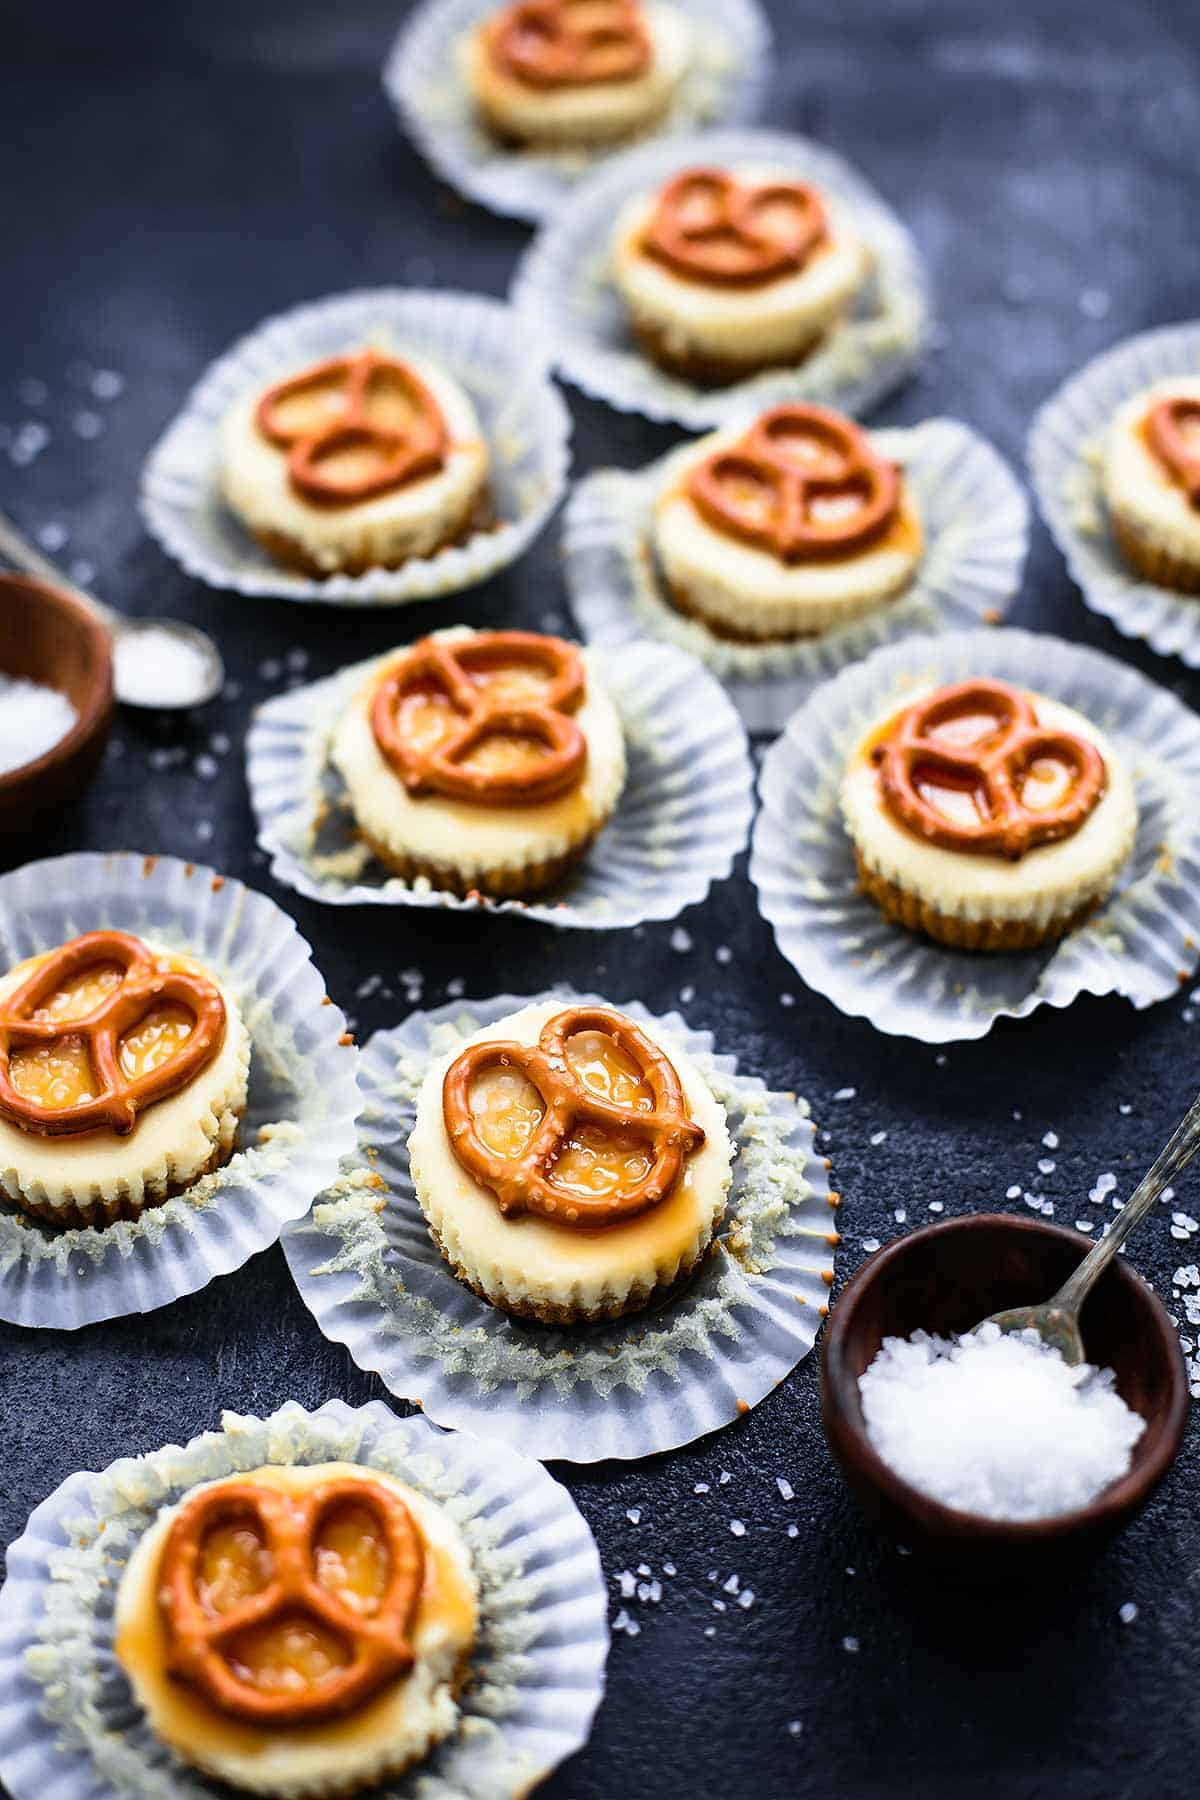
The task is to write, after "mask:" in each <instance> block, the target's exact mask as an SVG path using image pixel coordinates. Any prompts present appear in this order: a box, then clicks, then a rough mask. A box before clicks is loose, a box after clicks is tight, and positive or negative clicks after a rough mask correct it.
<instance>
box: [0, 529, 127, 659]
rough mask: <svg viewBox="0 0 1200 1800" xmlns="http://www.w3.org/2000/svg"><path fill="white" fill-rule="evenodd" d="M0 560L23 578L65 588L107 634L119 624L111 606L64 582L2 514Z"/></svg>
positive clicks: (66, 581)
mask: <svg viewBox="0 0 1200 1800" xmlns="http://www.w3.org/2000/svg"><path fill="white" fill-rule="evenodd" d="M0 557H3V558H4V559H5V561H6V562H10V563H11V564H12V565H13V567H14V569H20V570H21V571H22V573H23V574H26V575H36V576H37V577H38V579H39V580H41V581H48V582H49V583H50V584H51V586H52V587H60V588H66V589H67V591H68V592H69V593H72V594H74V595H75V596H76V597H77V598H78V599H80V600H82V601H83V603H84V605H85V606H90V607H91V609H92V611H93V612H94V613H95V614H96V615H97V617H98V618H99V619H100V621H101V623H102V624H105V625H107V626H108V628H109V630H110V631H111V630H112V629H113V627H114V626H116V625H117V624H119V623H120V620H119V615H118V614H117V613H115V612H114V611H113V609H112V607H111V606H105V604H104V602H103V601H102V600H97V598H96V596H95V594H89V593H88V591H87V589H86V588H82V587H80V585H79V583H78V582H77V581H70V580H68V578H67V577H66V576H65V575H64V574H63V572H62V570H61V569H58V568H56V567H55V565H54V564H53V563H52V562H51V561H50V558H49V557H48V556H43V555H42V553H41V551H40V550H38V549H36V548H35V546H34V545H33V544H31V543H30V542H29V539H28V538H26V537H22V535H21V533H20V532H19V531H18V530H17V528H16V526H15V525H14V524H13V522H12V520H11V519H9V518H7V517H6V516H5V515H4V513H0Z"/></svg>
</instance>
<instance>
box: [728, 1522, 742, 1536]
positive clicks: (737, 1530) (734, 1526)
mask: <svg viewBox="0 0 1200 1800" xmlns="http://www.w3.org/2000/svg"><path fill="white" fill-rule="evenodd" d="M729 1529H730V1531H732V1533H733V1535H734V1537H745V1535H746V1527H745V1526H744V1525H743V1524H742V1521H741V1520H740V1519H730V1521H729Z"/></svg>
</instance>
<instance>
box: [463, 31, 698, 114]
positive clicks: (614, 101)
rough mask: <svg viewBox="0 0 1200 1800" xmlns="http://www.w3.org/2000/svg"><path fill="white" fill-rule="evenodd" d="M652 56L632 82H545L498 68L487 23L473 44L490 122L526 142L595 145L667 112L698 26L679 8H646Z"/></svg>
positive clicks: (472, 63)
mask: <svg viewBox="0 0 1200 1800" xmlns="http://www.w3.org/2000/svg"><path fill="white" fill-rule="evenodd" d="M643 16H644V18H645V23H646V31H647V35H648V36H649V38H650V44H651V57H650V61H649V63H648V65H647V67H646V68H645V69H644V70H643V71H642V73H641V74H640V75H638V76H636V77H634V78H633V79H632V80H630V81H598V82H592V83H590V84H587V85H584V86H580V87H563V88H538V87H534V86H532V85H530V84H528V83H526V82H523V81H518V80H517V79H516V78H515V77H514V76H512V75H509V74H507V73H506V72H505V71H504V70H502V69H499V68H497V66H496V64H495V63H494V62H493V60H492V58H491V57H490V55H489V54H488V49H487V43H486V21H485V23H484V25H482V26H480V27H479V28H478V29H477V30H476V31H474V32H473V33H472V34H471V37H470V39H469V40H468V46H467V82H468V85H469V87H470V89H471V92H472V93H473V95H474V96H475V99H476V101H477V102H478V103H479V105H480V106H481V107H482V109H483V111H484V113H485V114H486V115H487V117H488V119H489V120H490V122H491V123H492V124H493V125H494V126H495V127H496V128H497V129H498V130H500V131H502V132H504V133H506V134H507V135H508V136H510V137H514V138H519V139H521V140H522V141H524V142H526V143H531V144H536V143H539V142H541V143H547V144H587V143H590V142H606V141H608V140H610V139H613V138H622V137H627V136H632V135H633V134H634V133H635V132H637V131H638V130H640V129H641V128H642V127H644V126H646V125H649V124H651V123H653V121H654V120H656V119H657V118H659V116H660V115H661V114H662V113H664V112H665V111H666V110H667V108H668V106H669V105H670V103H671V100H672V99H673V97H674V94H675V90H676V89H677V87H678V86H679V83H680V81H681V80H682V79H683V76H684V74H685V73H686V71H687V67H688V64H689V62H690V60H691V55H692V29H691V26H690V25H689V23H688V21H687V19H686V18H685V17H684V16H683V14H682V13H681V12H679V10H678V9H677V8H676V7H674V6H662V5H657V4H650V5H647V6H645V7H644V8H643Z"/></svg>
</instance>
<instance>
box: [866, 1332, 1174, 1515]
mask: <svg viewBox="0 0 1200 1800" xmlns="http://www.w3.org/2000/svg"><path fill="white" fill-rule="evenodd" d="M859 1391H860V1393H861V1395H862V1404H863V1415H864V1419H865V1422H866V1427H867V1434H868V1436H869V1437H870V1440H871V1442H872V1444H873V1445H874V1447H875V1449H876V1450H877V1451H878V1452H879V1454H880V1456H882V1457H883V1459H884V1461H885V1462H887V1463H888V1464H889V1465H890V1466H891V1467H892V1468H893V1469H894V1470H895V1471H896V1473H897V1474H898V1475H900V1476H901V1477H902V1478H903V1479H904V1480H905V1481H909V1482H911V1483H912V1485H913V1486H914V1487H916V1488H918V1489H919V1490H920V1491H921V1492H922V1493H924V1494H928V1495H929V1496H930V1497H931V1498H933V1499H935V1500H940V1501H941V1502H942V1503H943V1504H944V1505H947V1506H953V1507H956V1508H958V1509H959V1510H960V1511H962V1512H969V1513H974V1514H976V1515H978V1516H980V1517H983V1518H990V1519H1044V1518H1049V1517H1052V1516H1053V1515H1054V1514H1056V1513H1062V1512H1069V1511H1071V1510H1072V1509H1073V1508H1075V1507H1078V1506H1084V1505H1086V1504H1087V1502H1088V1501H1089V1500H1091V1499H1093V1498H1094V1497H1095V1495H1096V1494H1098V1493H1099V1492H1100V1490H1101V1489H1102V1488H1104V1487H1107V1486H1108V1484H1109V1483H1110V1482H1112V1481H1115V1480H1117V1479H1118V1477H1119V1476H1121V1475H1123V1474H1124V1473H1125V1471H1126V1470H1127V1469H1128V1467H1129V1464H1130V1452H1131V1450H1132V1448H1133V1445H1134V1444H1135V1443H1136V1442H1137V1440H1138V1438H1139V1437H1140V1436H1141V1434H1142V1432H1143V1431H1144V1429H1145V1422H1144V1421H1143V1420H1142V1419H1141V1418H1140V1417H1139V1416H1138V1415H1137V1413H1135V1412H1132V1411H1131V1410H1130V1409H1129V1407H1127V1406H1126V1405H1125V1402H1124V1401H1123V1400H1122V1399H1121V1397H1120V1395H1119V1394H1118V1393H1117V1392H1116V1389H1115V1386H1114V1383H1113V1375H1112V1372H1111V1370H1104V1371H1098V1370H1096V1369H1094V1368H1092V1367H1090V1366H1089V1365H1087V1364H1084V1365H1083V1366H1082V1367H1079V1368H1072V1367H1071V1366H1069V1365H1068V1364H1067V1363H1065V1362H1064V1361H1063V1359H1062V1357H1061V1355H1060V1354H1059V1352H1058V1351H1057V1350H1052V1349H1050V1348H1049V1347H1048V1346H1047V1345H1045V1344H1044V1343H1043V1342H1042V1340H1041V1339H1040V1338H1039V1337H1038V1335H1037V1333H1036V1332H1033V1331H1023V1332H1019V1333H1010V1334H1008V1335H1005V1334H1003V1333H1001V1332H1000V1331H999V1329H998V1328H997V1327H996V1326H995V1325H981V1326H980V1327H979V1328H978V1329H977V1330H976V1331H973V1332H970V1333H969V1334H968V1335H967V1336H966V1337H963V1338H959V1339H956V1340H953V1341H951V1340H947V1339H945V1338H936V1337H931V1336H930V1335H929V1334H928V1333H927V1332H923V1331H918V1332H915V1333H914V1334H913V1336H912V1337H911V1338H909V1339H903V1338H885V1339H884V1341H883V1346H882V1348H881V1349H880V1351H879V1353H878V1355H877V1356H876V1358H875V1360H874V1362H873V1363H872V1364H871V1365H870V1367H869V1368H868V1369H867V1370H866V1372H865V1373H864V1374H863V1375H862V1376H861V1377H860V1379H859Z"/></svg>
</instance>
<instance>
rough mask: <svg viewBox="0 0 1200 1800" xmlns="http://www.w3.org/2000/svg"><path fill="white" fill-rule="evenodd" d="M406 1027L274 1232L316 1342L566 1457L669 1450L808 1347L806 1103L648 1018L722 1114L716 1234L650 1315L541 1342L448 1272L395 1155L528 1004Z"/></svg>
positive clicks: (816, 1275)
mask: <svg viewBox="0 0 1200 1800" xmlns="http://www.w3.org/2000/svg"><path fill="white" fill-rule="evenodd" d="M560 995H561V998H562V1001H563V1004H564V1005H569V1004H572V1003H574V1002H575V1001H576V1000H577V999H579V998H582V999H583V1000H584V1002H585V1003H586V1002H587V1001H588V1000H589V999H594V998H595V996H576V995H573V994H571V993H568V992H567V991H566V990H559V989H555V990H554V992H553V996H551V995H542V996H525V997H520V998H518V997H515V996H513V995H511V994H505V995H500V996H498V997H497V998H495V999H493V1000H488V1001H480V1002H464V1001H458V1002H455V1003H454V1004H452V1005H449V1006H443V1007H439V1008H438V1009H437V1010H436V1011H433V1012H427V1013H426V1012H418V1013H413V1014H412V1015H411V1016H410V1017H409V1018H408V1019H407V1020H406V1021H405V1022H404V1024H403V1025H400V1026H397V1027H396V1028H395V1030H392V1031H381V1032H377V1033H376V1034H375V1036H374V1037H373V1038H372V1039H371V1041H370V1043H369V1044H368V1045H367V1047H366V1050H365V1051H364V1054H363V1088H364V1095H365V1105H364V1110H363V1117H362V1121H361V1127H360V1134H359V1135H360V1157H359V1160H358V1162H357V1164H356V1166H355V1167H354V1168H352V1169H351V1170H350V1172H349V1173H348V1174H347V1175H346V1176H344V1177H343V1178H342V1179H341V1180H340V1181H339V1182H338V1183H337V1184H336V1185H335V1186H334V1187H332V1188H331V1189H330V1190H329V1192H327V1193H325V1194H323V1195H322V1196H321V1198H320V1199H319V1200H318V1201H317V1203H316V1205H315V1206H314V1208H313V1211H312V1213H311V1215H310V1216H309V1217H308V1218H307V1219H304V1220H302V1221H300V1222H299V1223H297V1224H296V1225H294V1226H293V1227H291V1228H290V1230H289V1231H288V1232H287V1234H286V1235H285V1238H284V1246H283V1247H284V1254H285V1255H286V1257H287V1260H288V1266H289V1268H290V1269H291V1271H292V1274H293V1276H294V1277H295V1280H296V1284H297V1286H298V1287H299V1289H300V1293H301V1295H302V1296H303V1299H304V1302H305V1304H306V1305H307V1306H308V1308H309V1310H310V1311H311V1312H312V1314H313V1316H314V1318H315V1319H316V1321H317V1323H318V1325H319V1326H320V1327H321V1330H322V1331H323V1332H324V1333H325V1335H326V1337H328V1338H331V1339H332V1340H333V1341H334V1342H335V1343H340V1344H345V1345H346V1347H347V1348H348V1349H349V1351H350V1354H351V1356H352V1357H353V1358H354V1360H355V1362H356V1363H358V1365H359V1366H360V1368H363V1369H368V1370H371V1371H373V1372H375V1373H378V1374H379V1375H380V1376H381V1377H382V1379H383V1381H384V1382H385V1383H386V1384H387V1386H388V1388H389V1389H390V1390H391V1391H392V1393H394V1394H396V1395H398V1396H400V1397H401V1398H403V1399H412V1400H418V1401H419V1402H420V1404H421V1406H422V1408H423V1409H424V1411H425V1413H426V1415H427V1416H428V1417H430V1418H432V1419H435V1420H436V1421H437V1422H438V1423H439V1424H441V1425H453V1426H455V1427H457V1428H459V1429H468V1430H477V1431H479V1432H480V1433H487V1434H491V1435H493V1436H495V1437H498V1438H500V1439H501V1440H503V1441H505V1442H509V1443H513V1444H518V1445H519V1446H520V1447H521V1449H522V1450H523V1451H524V1452H525V1453H526V1454H527V1455H529V1456H537V1457H539V1458H542V1459H549V1460H553V1459H557V1458H562V1459H565V1460H567V1461H570V1462H579V1463H590V1462H599V1461H602V1460H603V1459H604V1458H606V1457H614V1458H620V1459H626V1458H631V1457H639V1456H649V1455H651V1454H652V1453H654V1452H655V1451H658V1450H670V1449H674V1448H675V1447H676V1446H677V1445H679V1444H687V1443H690V1442H692V1440H693V1439H695V1438H698V1437H703V1436H704V1434H705V1433H706V1432H709V1431H715V1430H716V1429H717V1428H718V1427H719V1426H721V1425H728V1424H729V1423H730V1422H731V1421H732V1420H733V1419H735V1418H737V1417H738V1416H739V1415H740V1414H741V1413H742V1412H744V1411H746V1410H747V1409H748V1408H750V1407H752V1406H754V1405H756V1404H757V1402H758V1401H759V1400H761V1399H762V1398H763V1396H764V1395H765V1394H768V1393H770V1392H771V1390H772V1389H773V1388H775V1387H776V1386H777V1385H778V1384H779V1382H780V1381H782V1380H783V1379H784V1377H785V1376H786V1375H787V1374H788V1373H789V1372H790V1371H791V1370H792V1369H793V1368H795V1366H796V1364H797V1363H798V1362H799V1361H800V1360H801V1358H802V1357H803V1356H805V1355H806V1354H807V1352H808V1351H809V1350H810V1349H811V1348H812V1345H813V1340H814V1338H815V1337H816V1334H817V1330H818V1328H819V1326H820V1323H821V1319H822V1317H823V1315H824V1312H825V1303H826V1299H827V1297H828V1293H829V1286H830V1284H831V1283H832V1280H833V1261H834V1246H835V1244H836V1243H837V1232H836V1231H835V1230H834V1223H833V1220H834V1214H833V1207H834V1206H835V1205H836V1199H835V1198H834V1197H833V1196H831V1194H830V1191H829V1182H828V1176H827V1172H826V1167H825V1164H824V1162H823V1161H822V1160H821V1159H820V1158H819V1157H818V1156H817V1155H816V1154H815V1151H814V1148H813V1137H814V1130H813V1125H812V1123H811V1121H810V1119H809V1117H808V1108H807V1104H806V1103H805V1102H804V1101H803V1100H799V1099H797V1097H796V1096H795V1095H794V1094H784V1093H773V1092H772V1091H771V1090H770V1089H768V1088H767V1087H766V1086H765V1085H764V1083H763V1082H761V1081H760V1080H759V1079H758V1078H757V1077H756V1076H752V1075H742V1074H739V1073H738V1069H737V1062H736V1059H735V1058H734V1057H731V1056H721V1055H716V1054H714V1052H713V1039H712V1034H711V1033H710V1032H706V1031H693V1030H691V1029H690V1028H689V1027H688V1026H687V1025H686V1024H685V1023H684V1021H683V1019H681V1018H680V1016H679V1014H678V1013H671V1014H668V1015H667V1016H666V1017H665V1018H663V1019H661V1020H656V1019H655V1018H654V1017H653V1015H652V1014H650V1013H648V1012H647V1011H646V1009H645V1008H644V1007H642V1006H639V1005H637V1004H631V1005H629V1006H628V1007H626V1009H625V1010H627V1011H628V1012H629V1013H630V1014H631V1016H632V1017H633V1018H635V1019H638V1020H641V1021H642V1022H644V1023H648V1024H651V1025H653V1026H655V1027H656V1028H661V1030H662V1031H663V1032H664V1033H665V1035H666V1038H667V1042H668V1045H669V1044H670V1042H671V1041H672V1040H674V1041H676V1042H678V1043H679V1044H680V1046H681V1047H682V1048H683V1049H684V1050H686V1051H687V1053H688V1054H689V1055H690V1056H692V1057H693V1058H694V1059H695V1060H696V1061H697V1062H698V1064H699V1067H700V1070H701V1073H702V1074H703V1075H704V1076H705V1078H706V1079H707V1080H708V1082H709V1084H710V1086H711V1087H712V1089H713V1092H714V1093H715V1094H716V1096H717V1098H718V1100H720V1101H721V1103H722V1104H723V1106H724V1107H725V1110H726V1113H727V1115H728V1120H729V1129H730V1134H731V1136H732V1137H733V1140H734V1144H735V1150H736V1156H735V1161H734V1167H733V1185H732V1187H731V1189H730V1196H729V1203H728V1207H727V1210H726V1215H725V1221H724V1224H723V1225H722V1226H720V1227H719V1228H718V1235H717V1239H716V1243H715V1247H714V1249H713V1251H712V1252H710V1254H709V1255H708V1256H707V1257H706V1258H705V1260H704V1262H703V1263H702V1264H701V1267H700V1270H699V1272H698V1273H697V1274H696V1276H695V1277H694V1278H693V1279H692V1280H691V1281H690V1282H689V1283H688V1285H687V1286H686V1287H685V1288H684V1289H683V1290H682V1291H681V1292H680V1293H678V1294H677V1295H675V1296H673V1297H672V1298H670V1299H669V1300H667V1301H666V1302H665V1303H664V1304H663V1305H662V1306H661V1307H660V1308H658V1309H657V1310H651V1311H648V1312H645V1313H641V1314H634V1315H633V1316H631V1317H629V1318H625V1319H618V1320H616V1321H614V1322H612V1323H611V1324H605V1325H592V1326H581V1327H578V1328H573V1329H570V1330H558V1329H552V1328H547V1327H545V1326H535V1325H524V1324H522V1323H521V1322H520V1321H519V1320H516V1319H510V1318H509V1317H508V1316H507V1315H506V1314H504V1313H502V1312H499V1311H497V1309H496V1308H494V1307H491V1306H489V1305H487V1304H486V1303H485V1302H484V1301H482V1300H479V1299H477V1298H476V1296H475V1295H474V1294H473V1293H472V1292H471V1291H470V1290H469V1289H468V1288H466V1287H465V1286H463V1284H462V1283H461V1282H459V1281H458V1280H457V1279H456V1278H455V1276H454V1275H453V1274H452V1273H451V1271H450V1268H449V1266H448V1264H446V1263H445V1262H444V1261H443V1259H442V1257H441V1256H440V1255H439V1253H438V1251H437V1249H436V1247H435V1245H434V1244H433V1242H432V1241H431V1239H430V1236H429V1232H428V1229H427V1227H426V1224H425V1217H424V1214H423V1213H422V1211H421V1209H420V1207H419V1205H418V1204H417V1200H416V1196H415V1193H414V1191H413V1185H412V1180H411V1176H410V1173H409V1166H408V1154H407V1149H406V1143H407V1139H408V1135H409V1132H410V1131H411V1129H412V1124H413V1119H414V1116H415V1107H416V1096H417V1092H418V1090H419V1088H420V1085H421V1082H422V1080H423V1078H424V1075H425V1072H426V1070H427V1068H428V1066H429V1063H430V1061H431V1060H432V1059H433V1058H434V1057H436V1056H439V1055H441V1054H443V1053H444V1052H446V1051H448V1050H450V1049H452V1048H453V1046H454V1045H455V1044H456V1043H459V1042H461V1041H462V1040H463V1039H465V1038H467V1037H468V1036H470V1034H471V1033H472V1032H474V1031H477V1030H479V1029H480V1027H481V1026H483V1025H486V1024H490V1023H492V1022H494V1021H495V1020H497V1019H501V1018H503V1017H505V1015H506V1014H508V1013H512V1012H515V1011H516V1010H517V1009H518V1008H519V1007H522V1006H526V1005H529V1004H530V1001H531V1000H533V999H536V998H543V999H545V998H551V997H554V998H558V997H560Z"/></svg>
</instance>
